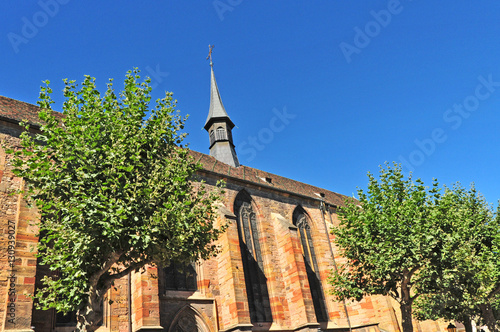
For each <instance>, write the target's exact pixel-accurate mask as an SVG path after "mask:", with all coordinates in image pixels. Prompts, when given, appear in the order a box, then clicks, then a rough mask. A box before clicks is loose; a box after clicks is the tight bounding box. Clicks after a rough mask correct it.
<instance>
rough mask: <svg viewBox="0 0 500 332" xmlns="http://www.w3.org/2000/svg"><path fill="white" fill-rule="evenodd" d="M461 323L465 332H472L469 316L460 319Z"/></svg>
mask: <svg viewBox="0 0 500 332" xmlns="http://www.w3.org/2000/svg"><path fill="white" fill-rule="evenodd" d="M462 323H463V324H464V326H465V332H472V320H471V319H470V317H469V316H465V317H464V318H463V319H462Z"/></svg>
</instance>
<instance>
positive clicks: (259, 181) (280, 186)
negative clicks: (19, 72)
mask: <svg viewBox="0 0 500 332" xmlns="http://www.w3.org/2000/svg"><path fill="white" fill-rule="evenodd" d="M38 111H39V107H38V106H36V105H33V104H28V103H25V102H22V101H18V100H14V99H11V98H7V97H3V96H0V119H4V120H10V121H13V122H20V121H23V120H27V121H28V122H29V123H31V124H39V123H40V120H39V119H38ZM57 115H58V116H61V117H62V116H63V115H62V114H61V113H57ZM191 153H192V155H193V157H194V158H195V160H196V161H198V162H200V163H201V164H202V165H203V169H205V170H206V171H208V172H212V173H216V174H220V175H221V176H223V177H230V178H236V179H239V180H243V181H248V182H251V183H254V184H256V185H259V186H262V187H268V188H270V189H271V190H272V189H273V188H274V189H277V190H279V191H285V192H289V193H291V194H297V195H301V196H306V197H310V198H312V199H316V200H318V199H323V200H324V201H325V202H327V203H330V204H332V205H335V206H341V205H343V202H344V201H345V199H346V198H347V196H344V195H341V194H337V193H334V192H332V191H328V190H325V189H322V188H319V187H315V186H311V185H308V184H305V183H302V182H299V181H295V180H292V179H288V178H285V177H282V176H279V175H276V174H272V173H268V172H264V171H261V170H258V169H255V168H251V167H247V166H239V167H232V166H229V165H227V164H225V163H222V162H220V161H218V160H217V159H215V158H214V157H212V156H209V155H206V154H204V153H200V152H196V151H191Z"/></svg>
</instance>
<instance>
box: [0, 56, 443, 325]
mask: <svg viewBox="0 0 500 332" xmlns="http://www.w3.org/2000/svg"><path fill="white" fill-rule="evenodd" d="M229 111H230V110H229ZM37 113H38V107H37V106H35V105H31V104H28V103H24V102H21V101H17V100H13V99H10V98H7V97H2V96H0V141H1V142H2V145H1V146H11V147H16V146H19V142H20V140H19V135H20V133H21V132H22V128H21V127H20V126H19V122H20V121H21V120H27V121H28V122H30V123H32V124H33V125H34V128H35V129H34V130H36V128H37V126H36V124H37V123H38V116H37ZM234 126H235V124H234V123H233V122H232V120H231V118H230V117H229V115H228V112H227V111H226V109H225V108H224V105H223V103H222V99H221V95H220V93H219V89H218V86H217V83H216V80H215V75H214V70H213V65H212V63H211V78H210V106H209V111H208V117H207V119H206V122H205V124H204V128H205V129H206V131H207V136H208V140H207V141H209V149H210V153H209V154H204V153H200V152H192V155H193V156H194V157H195V160H196V161H197V162H200V163H201V164H202V165H203V168H202V170H200V171H199V173H198V179H199V180H204V181H205V182H206V184H207V186H208V187H210V186H215V184H216V183H217V181H218V180H221V179H222V180H224V181H225V182H226V189H225V194H224V195H225V196H224V202H223V206H220V208H219V215H218V219H217V223H218V224H219V225H221V224H225V223H228V225H229V227H228V228H227V231H226V232H225V233H223V234H222V235H221V236H220V238H219V240H218V243H217V244H218V245H220V247H221V248H222V250H221V252H220V253H219V254H218V255H217V256H216V257H214V258H211V259H210V260H207V261H203V262H199V263H193V264H192V265H191V266H188V267H187V268H186V269H185V271H186V272H184V273H180V272H179V271H178V269H177V268H176V267H175V266H170V267H167V268H162V267H155V266H148V267H147V269H146V271H145V272H144V273H135V272H132V273H130V274H129V275H127V276H125V277H123V278H122V279H120V280H119V281H118V282H116V283H115V287H114V288H112V289H110V290H109V291H108V298H109V299H110V300H111V301H107V302H106V303H104V304H103V319H102V322H101V327H100V328H99V330H98V331H121V332H129V331H132V332H135V331H168V332H217V331H220V332H240V331H275V332H285V331H286V332H291V331H296V332H313V331H314V332H318V331H338V332H347V331H357V332H379V331H382V332H386V331H387V332H398V331H401V327H400V326H401V317H400V313H399V307H398V305H397V304H396V303H395V302H393V300H391V299H390V298H388V297H384V296H371V297H366V298H365V299H363V300H362V301H361V302H339V301H336V300H335V299H334V298H333V296H332V295H331V294H330V293H331V286H330V285H329V283H328V277H329V274H330V273H331V271H332V270H334V269H335V268H336V265H337V264H339V263H341V262H342V257H340V255H339V253H338V251H337V249H336V248H335V246H334V243H333V238H332V235H330V233H329V230H330V229H331V227H333V226H336V225H338V223H339V220H338V217H337V208H338V207H339V206H341V205H342V202H343V200H344V199H345V196H343V195H341V194H338V193H335V192H332V191H328V190H325V189H322V188H318V187H315V186H311V185H308V184H305V183H301V182H299V181H295V180H292V179H288V178H285V177H282V176H279V175H275V174H271V173H268V172H265V171H261V170H258V169H255V168H251V167H248V166H244V165H240V163H239V162H238V156H237V148H236V147H237V145H236V144H235V143H237V142H234V141H233V136H232V130H233V128H234ZM235 145H236V146H235ZM1 146H0V207H1V211H0V225H1V230H2V231H1V233H0V330H4V331H26V332H27V331H32V330H34V331H37V332H51V331H59V332H63V331H72V330H73V329H74V327H75V317H74V315H71V314H70V315H62V314H59V313H56V312H54V311H53V310H47V311H41V310H36V309H35V308H34V306H33V301H32V299H31V297H30V296H29V294H32V293H33V292H34V291H35V288H36V287H37V286H38V285H39V283H40V279H41V277H42V276H43V275H44V274H45V273H47V270H46V267H41V266H37V259H36V257H35V253H34V249H35V248H36V244H37V241H38V238H37V237H36V231H37V228H36V224H34V223H33V221H34V220H35V221H36V220H37V214H36V211H35V210H34V209H33V208H31V207H29V206H27V205H26V203H25V201H24V200H23V198H22V197H21V196H20V195H10V194H9V193H11V192H13V191H14V190H15V189H18V188H20V187H22V186H23V179H22V178H18V177H16V176H15V175H14V174H13V173H12V166H11V157H10V156H9V155H6V153H5V151H4V149H3V148H2V147H1ZM414 324H415V325H414V326H415V330H418V331H429V332H431V331H432V332H434V331H444V330H445V328H444V327H445V325H443V323H437V322H433V321H426V322H416V321H415V322H414Z"/></svg>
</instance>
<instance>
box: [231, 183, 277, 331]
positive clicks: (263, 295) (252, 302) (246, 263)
mask: <svg viewBox="0 0 500 332" xmlns="http://www.w3.org/2000/svg"><path fill="white" fill-rule="evenodd" d="M234 212H235V214H236V216H237V218H238V235H239V238H240V249H241V256H242V257H241V258H242V261H243V271H244V274H245V284H246V290H247V296H248V306H249V311H250V318H251V321H252V323H255V322H272V313H271V304H270V301H269V293H268V290H267V279H266V276H265V275H264V264H263V260H262V253H261V250H260V242H259V230H258V227H257V226H258V225H257V217H256V214H255V211H254V210H253V207H252V200H251V198H250V196H249V195H248V194H246V193H245V192H240V193H239V194H238V196H237V197H236V201H235V204H234Z"/></svg>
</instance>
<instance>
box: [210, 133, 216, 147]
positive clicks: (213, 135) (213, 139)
mask: <svg viewBox="0 0 500 332" xmlns="http://www.w3.org/2000/svg"><path fill="white" fill-rule="evenodd" d="M214 143H215V133H214V131H213V130H210V146H212V144H214Z"/></svg>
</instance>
